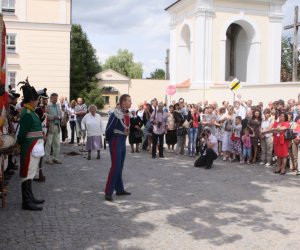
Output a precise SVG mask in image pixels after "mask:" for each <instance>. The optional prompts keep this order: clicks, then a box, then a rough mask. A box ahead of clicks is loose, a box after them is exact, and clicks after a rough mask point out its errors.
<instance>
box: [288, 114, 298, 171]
mask: <svg viewBox="0 0 300 250" xmlns="http://www.w3.org/2000/svg"><path fill="white" fill-rule="evenodd" d="M288 122H289V124H290V127H289V128H290V129H292V130H294V129H295V128H296V125H297V123H296V122H294V114H293V112H288ZM288 143H289V167H290V169H291V171H296V169H297V166H298V143H297V142H296V140H294V139H293V140H289V142H288Z"/></svg>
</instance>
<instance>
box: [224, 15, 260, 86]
mask: <svg viewBox="0 0 300 250" xmlns="http://www.w3.org/2000/svg"><path fill="white" fill-rule="evenodd" d="M256 36H257V34H256V32H255V30H254V28H253V26H252V25H251V24H250V23H249V22H247V21H245V20H237V21H234V22H232V23H231V24H230V25H229V26H228V28H227V30H226V46H225V50H226V52H225V80H226V81H231V80H233V79H234V78H235V77H237V78H238V79H239V80H240V81H242V82H251V83H255V82H256V81H257V79H258V78H259V76H258V74H259V61H260V58H259V49H260V43H258V42H257V41H256V40H255V39H256Z"/></svg>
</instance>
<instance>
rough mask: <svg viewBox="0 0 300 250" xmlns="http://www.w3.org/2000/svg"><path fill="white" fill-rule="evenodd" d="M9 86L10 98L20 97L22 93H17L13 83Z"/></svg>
mask: <svg viewBox="0 0 300 250" xmlns="http://www.w3.org/2000/svg"><path fill="white" fill-rule="evenodd" d="M8 88H9V91H8V96H9V98H11V99H15V98H19V97H20V94H18V93H16V90H15V89H13V88H12V87H11V85H8Z"/></svg>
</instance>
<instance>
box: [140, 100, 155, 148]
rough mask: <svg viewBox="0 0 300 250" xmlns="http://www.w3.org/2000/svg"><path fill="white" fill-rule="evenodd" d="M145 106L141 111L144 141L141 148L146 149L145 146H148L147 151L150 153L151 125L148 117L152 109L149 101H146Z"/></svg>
mask: <svg viewBox="0 0 300 250" xmlns="http://www.w3.org/2000/svg"><path fill="white" fill-rule="evenodd" d="M145 106H146V108H145V111H144V113H143V124H144V143H143V147H142V149H143V150H147V147H149V153H151V145H152V133H153V126H152V123H151V119H150V117H151V114H152V112H153V109H152V107H151V104H149V103H147V104H146V105H145Z"/></svg>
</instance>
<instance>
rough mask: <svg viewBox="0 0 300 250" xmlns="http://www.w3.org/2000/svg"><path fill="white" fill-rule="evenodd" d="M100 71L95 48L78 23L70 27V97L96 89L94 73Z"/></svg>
mask: <svg viewBox="0 0 300 250" xmlns="http://www.w3.org/2000/svg"><path fill="white" fill-rule="evenodd" d="M100 71H101V65H100V64H99V62H98V58H97V56H96V50H95V49H94V48H93V46H92V44H91V43H90V41H89V39H88V37H87V35H86V33H85V32H83V30H82V28H81V26H80V25H78V24H74V25H72V29H71V73H70V78H71V93H70V94H71V99H74V98H76V97H78V96H80V95H81V94H82V93H84V92H91V91H96V92H97V87H96V85H95V81H96V79H95V75H96V74H97V73H99V72H100Z"/></svg>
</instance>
